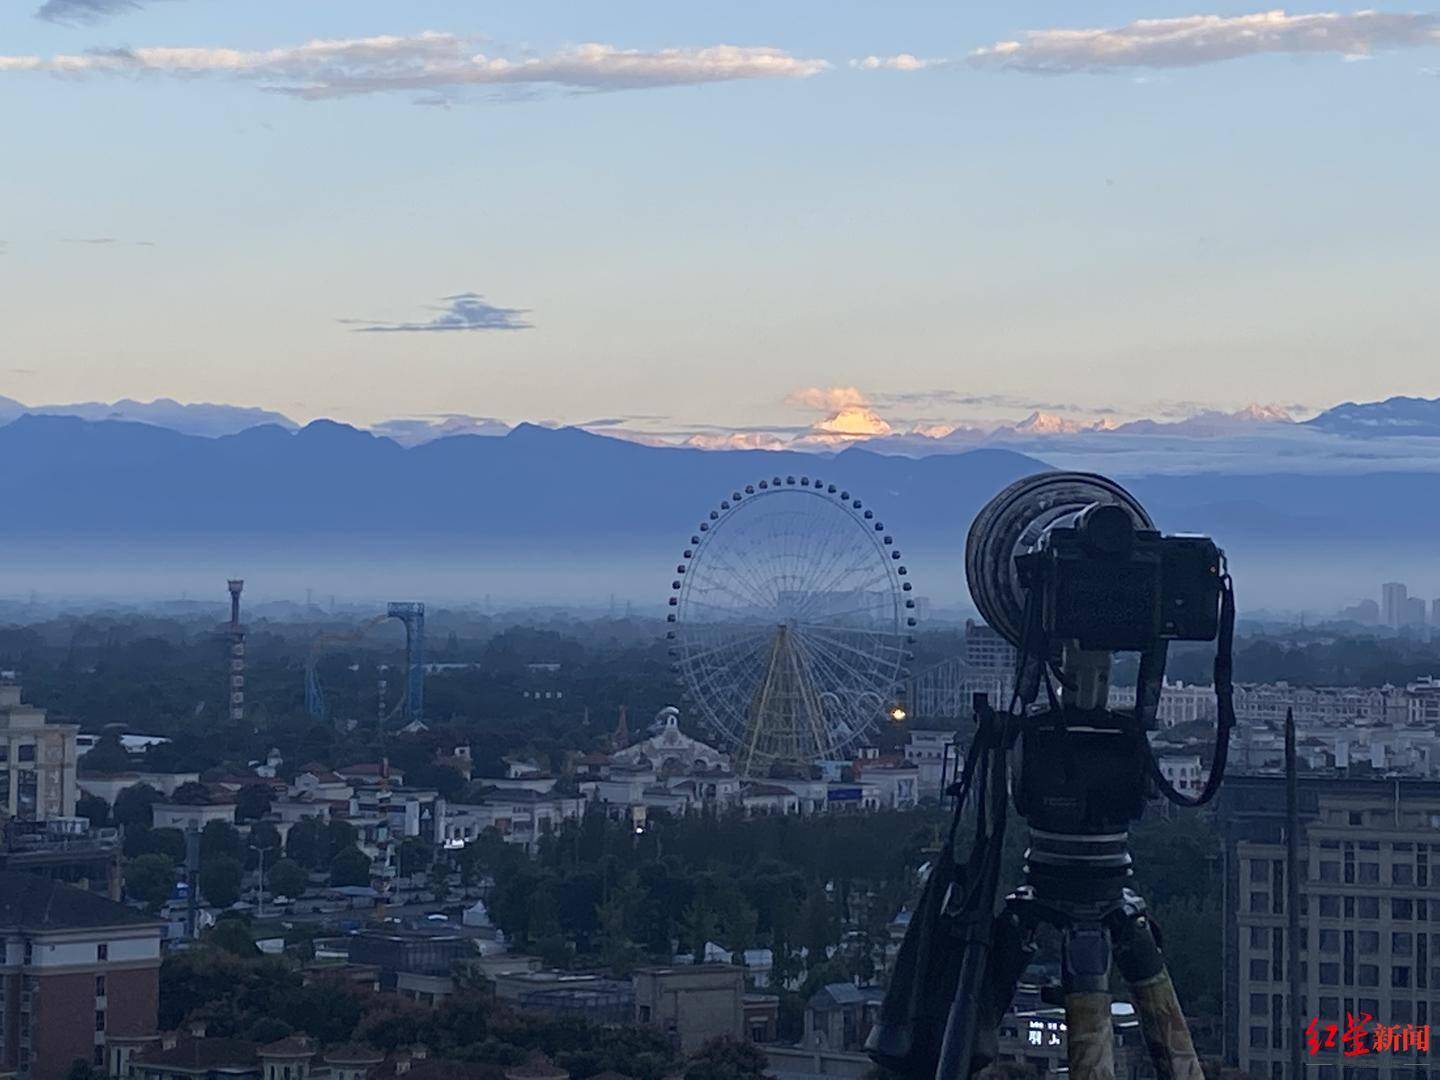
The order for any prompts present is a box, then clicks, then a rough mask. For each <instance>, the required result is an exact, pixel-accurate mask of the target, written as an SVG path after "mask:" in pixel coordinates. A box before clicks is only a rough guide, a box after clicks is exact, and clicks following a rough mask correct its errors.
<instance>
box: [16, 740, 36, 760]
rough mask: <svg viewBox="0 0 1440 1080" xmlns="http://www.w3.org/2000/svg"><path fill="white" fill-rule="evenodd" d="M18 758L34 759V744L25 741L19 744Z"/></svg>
mask: <svg viewBox="0 0 1440 1080" xmlns="http://www.w3.org/2000/svg"><path fill="white" fill-rule="evenodd" d="M18 760H20V761H34V760H35V744H34V743H25V744H24V745H23V746H21V747H20V754H19V757H18Z"/></svg>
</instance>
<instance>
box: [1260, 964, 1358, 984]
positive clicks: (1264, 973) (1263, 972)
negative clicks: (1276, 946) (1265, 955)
mask: <svg viewBox="0 0 1440 1080" xmlns="http://www.w3.org/2000/svg"><path fill="white" fill-rule="evenodd" d="M1332 966H1334V965H1332ZM1320 967H1321V968H1322V970H1323V968H1324V967H1325V965H1324V964H1321V965H1320ZM1250 978H1251V979H1252V980H1254V981H1255V982H1269V981H1270V961H1268V960H1251V961H1250ZM1336 978H1337V981H1338V978H1339V972H1338V971H1337V972H1336ZM1320 979H1321V981H1322V982H1323V981H1324V979H1325V976H1324V975H1323V974H1322V975H1321V976H1320Z"/></svg>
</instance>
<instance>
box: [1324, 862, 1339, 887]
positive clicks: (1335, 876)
mask: <svg viewBox="0 0 1440 1080" xmlns="http://www.w3.org/2000/svg"><path fill="white" fill-rule="evenodd" d="M1320 880H1321V881H1329V882H1335V881H1339V880H1340V864H1339V863H1338V862H1333V861H1330V860H1323V859H1322V860H1321V862H1320Z"/></svg>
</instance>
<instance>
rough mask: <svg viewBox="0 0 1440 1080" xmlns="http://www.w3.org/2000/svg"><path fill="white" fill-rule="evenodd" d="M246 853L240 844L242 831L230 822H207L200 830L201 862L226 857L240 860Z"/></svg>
mask: <svg viewBox="0 0 1440 1080" xmlns="http://www.w3.org/2000/svg"><path fill="white" fill-rule="evenodd" d="M243 851H244V845H243V844H242V843H241V842H240V830H239V829H237V828H235V826H234V825H231V824H230V823H229V822H228V821H207V822H206V823H205V828H203V829H201V830H200V861H201V863H202V864H203V863H204V862H205V861H206V860H208V859H213V858H216V857H217V856H224V857H225V858H227V859H238V858H240V855H241V853H242V852H243Z"/></svg>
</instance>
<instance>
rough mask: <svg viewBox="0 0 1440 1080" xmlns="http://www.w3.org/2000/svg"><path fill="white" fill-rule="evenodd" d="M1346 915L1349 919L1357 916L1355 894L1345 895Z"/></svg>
mask: <svg viewBox="0 0 1440 1080" xmlns="http://www.w3.org/2000/svg"><path fill="white" fill-rule="evenodd" d="M1345 917H1346V918H1347V919H1353V918H1354V917H1355V897H1353V896H1347V897H1345Z"/></svg>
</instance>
